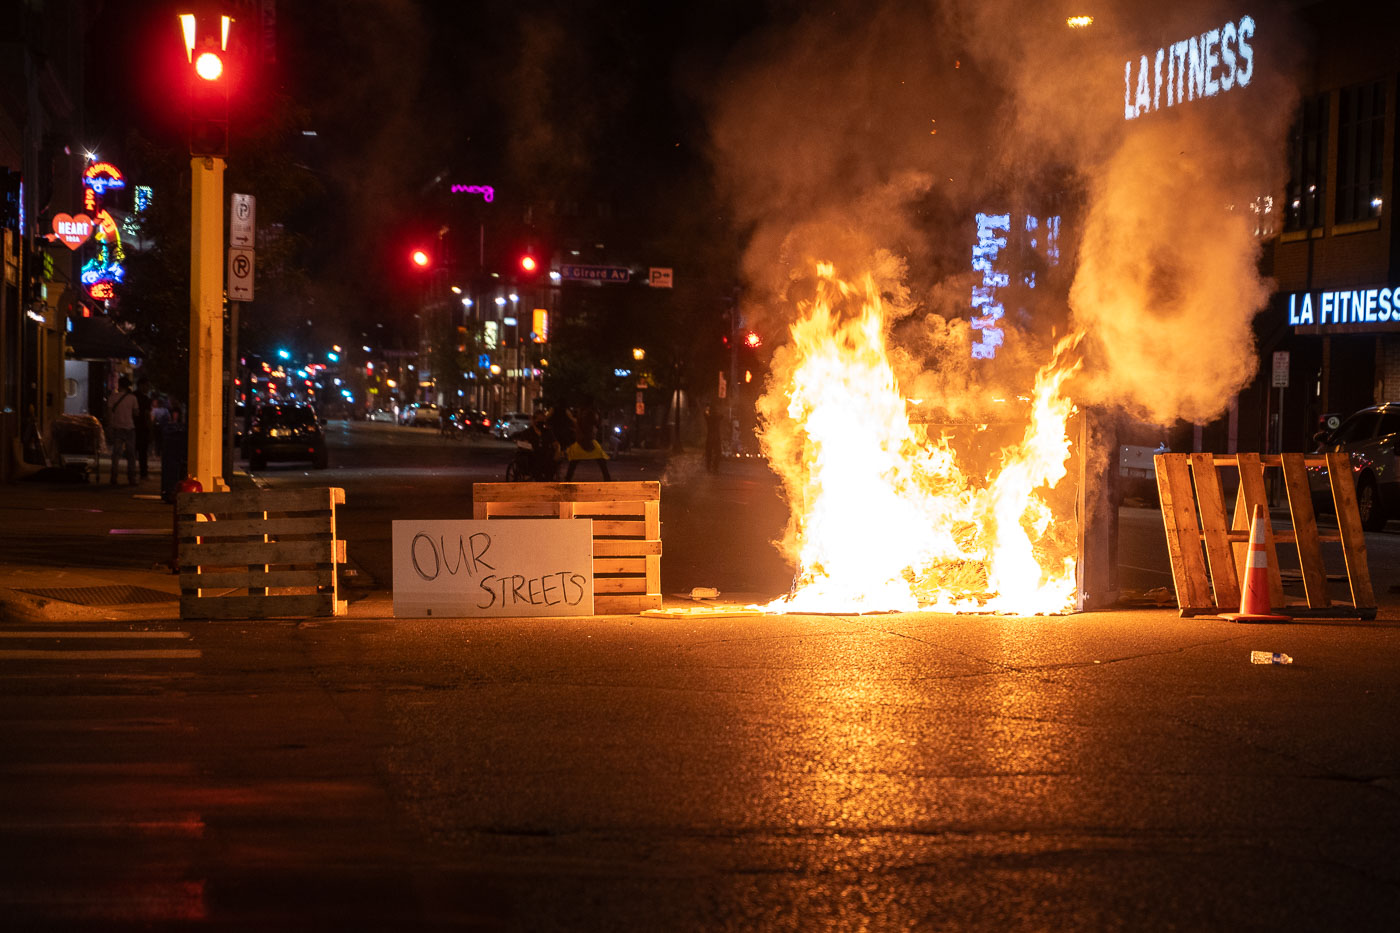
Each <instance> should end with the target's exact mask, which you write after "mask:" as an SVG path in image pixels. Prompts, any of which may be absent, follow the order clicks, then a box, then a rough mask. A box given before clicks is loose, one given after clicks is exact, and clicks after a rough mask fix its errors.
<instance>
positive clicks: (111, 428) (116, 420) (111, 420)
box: [107, 376, 141, 486]
mask: <svg viewBox="0 0 1400 933" xmlns="http://www.w3.org/2000/svg"><path fill="white" fill-rule="evenodd" d="M140 411H141V404H140V402H138V401H137V400H136V393H134V392H132V391H131V379H129V378H128V377H126V376H122V377H121V378H120V379H118V380H117V391H115V392H113V393H112V394H111V395H110V396H109V397H108V398H107V439H108V441H109V442H110V443H111V445H112V478H111V480H110V482H111V484H112V485H113V486H115V485H117V460H118V458H120V457H121V455H122V453H123V452H125V453H126V482H127V484H128V485H130V486H135V485H136V419H137V418H138V417H139V415H140Z"/></svg>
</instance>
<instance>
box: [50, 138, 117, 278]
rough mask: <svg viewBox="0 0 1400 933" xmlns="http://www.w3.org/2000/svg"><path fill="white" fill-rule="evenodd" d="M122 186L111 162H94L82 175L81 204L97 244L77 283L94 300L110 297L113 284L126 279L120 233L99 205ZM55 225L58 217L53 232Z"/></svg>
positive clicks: (104, 209)
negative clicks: (84, 208)
mask: <svg viewBox="0 0 1400 933" xmlns="http://www.w3.org/2000/svg"><path fill="white" fill-rule="evenodd" d="M125 187H126V179H125V178H123V177H122V173H121V170H120V169H118V168H117V167H116V166H115V165H113V164H112V163H110V162H94V163H93V164H92V165H89V166H88V167H87V170H86V171H85V172H83V188H84V189H85V190H84V192H83V203H84V204H85V205H86V206H87V210H88V212H89V213H91V214H92V215H93V216H92V218H91V224H92V227H93V228H94V229H93V239H94V240H95V241H96V242H97V255H96V256H95V257H93V258H92V259H89V260H88V261H87V262H85V263H83V270H82V274H81V276H80V281H81V282H82V283H83V285H84V287H85V288H86V289H87V293H88V297H90V298H93V299H95V300H97V301H106V300H108V299H110V298H112V297H113V296H114V295H115V293H116V289H115V286H116V284H117V283H119V282H121V281H122V280H123V279H124V278H126V267H125V266H123V265H122V261H123V260H124V259H126V250H124V249H123V248H122V235H121V231H120V230H119V229H118V228H117V222H116V220H115V219H113V217H112V214H111V212H110V211H108V210H107V209H106V208H105V207H102V208H99V206H98V205H99V204H100V203H101V201H102V200H103V199H105V198H106V195H107V192H108V191H111V190H114V189H117V188H125ZM56 224H57V218H55V232H57V225H56ZM60 236H62V234H60ZM75 248H76V247H75Z"/></svg>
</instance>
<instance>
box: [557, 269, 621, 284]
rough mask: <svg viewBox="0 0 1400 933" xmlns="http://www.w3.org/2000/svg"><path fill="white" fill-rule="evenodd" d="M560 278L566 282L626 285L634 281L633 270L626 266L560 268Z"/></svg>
mask: <svg viewBox="0 0 1400 933" xmlns="http://www.w3.org/2000/svg"><path fill="white" fill-rule="evenodd" d="M559 278H561V279H563V280H564V281H565V282H608V283H615V284H621V285H625V284H627V283H628V282H630V281H631V280H632V270H631V269H628V268H627V267H626V266H577V265H563V266H560V267H559Z"/></svg>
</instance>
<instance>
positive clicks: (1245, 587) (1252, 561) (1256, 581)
mask: <svg viewBox="0 0 1400 933" xmlns="http://www.w3.org/2000/svg"><path fill="white" fill-rule="evenodd" d="M1272 608H1273V607H1271V606H1270V605H1269V552H1268V551H1267V550H1265V548H1264V507H1263V506H1262V505H1256V506H1255V507H1254V515H1253V516H1252V517H1251V518H1250V522H1249V560H1248V561H1246V563H1245V571H1244V579H1243V580H1241V581H1240V611H1239V612H1222V613H1221V614H1220V618H1222V619H1229V620H1230V621H1231V622H1287V621H1289V619H1290V617H1289V616H1279V615H1274V614H1273V613H1272V612H1271V611H1270V610H1271V609H1272Z"/></svg>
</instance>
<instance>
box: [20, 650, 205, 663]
mask: <svg viewBox="0 0 1400 933" xmlns="http://www.w3.org/2000/svg"><path fill="white" fill-rule="evenodd" d="M203 656H204V652H202V651H200V650H199V649H197V648H167V649H156V648H152V649H147V650H142V649H133V650H130V651H122V650H112V651H64V650H62V649H55V650H53V651H28V650H14V651H0V661H50V660H53V661H180V660H187V659H190V658H199V657H203Z"/></svg>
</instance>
